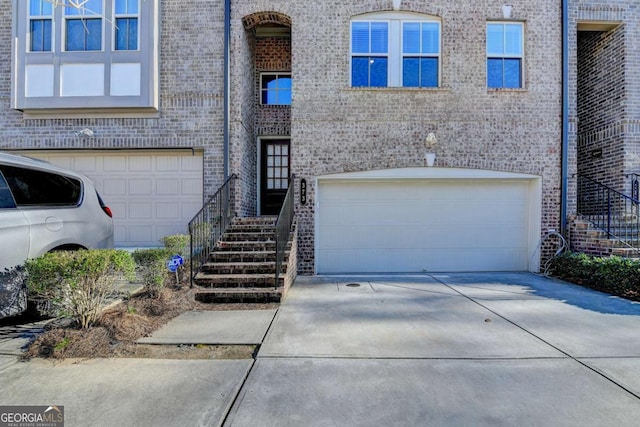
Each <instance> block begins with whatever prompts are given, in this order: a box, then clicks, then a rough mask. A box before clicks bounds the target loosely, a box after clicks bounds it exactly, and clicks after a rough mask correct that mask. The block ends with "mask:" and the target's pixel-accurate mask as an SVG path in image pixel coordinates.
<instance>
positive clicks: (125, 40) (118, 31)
mask: <svg viewBox="0 0 640 427" xmlns="http://www.w3.org/2000/svg"><path fill="white" fill-rule="evenodd" d="M114 7H115V10H114V17H115V20H116V28H115V43H114V47H115V50H137V49H138V0H115V2H114Z"/></svg>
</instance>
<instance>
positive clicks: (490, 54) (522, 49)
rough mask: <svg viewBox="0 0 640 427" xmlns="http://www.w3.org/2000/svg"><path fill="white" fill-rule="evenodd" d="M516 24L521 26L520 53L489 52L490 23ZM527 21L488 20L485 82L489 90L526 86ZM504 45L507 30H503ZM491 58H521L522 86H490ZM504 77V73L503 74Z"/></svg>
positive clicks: (522, 87)
mask: <svg viewBox="0 0 640 427" xmlns="http://www.w3.org/2000/svg"><path fill="white" fill-rule="evenodd" d="M495 24H498V25H514V26H519V27H520V54H507V53H504V52H503V53H501V54H499V55H498V54H496V53H493V52H489V42H488V38H489V25H495ZM524 24H525V23H524V22H522V21H487V23H486V25H485V35H486V37H487V42H486V43H485V54H486V57H485V74H486V79H485V84H486V85H487V88H488V89H489V90H503V89H514V90H517V89H524V88H525V57H526V52H525V31H526V28H525V25H524ZM503 45H506V31H504V30H503ZM491 58H495V59H519V60H520V86H519V87H514V88H512V87H506V86H501V87H493V86H489V59H491ZM503 78H504V75H503Z"/></svg>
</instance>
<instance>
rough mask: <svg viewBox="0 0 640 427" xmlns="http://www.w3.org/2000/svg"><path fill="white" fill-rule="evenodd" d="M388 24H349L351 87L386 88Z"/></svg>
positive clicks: (377, 22)
mask: <svg viewBox="0 0 640 427" xmlns="http://www.w3.org/2000/svg"><path fill="white" fill-rule="evenodd" d="M388 53H389V23H388V22H382V21H371V22H360V21H356V22H352V23H351V86H353V87H385V86H387V73H388V58H387V57H386V55H387V54H388Z"/></svg>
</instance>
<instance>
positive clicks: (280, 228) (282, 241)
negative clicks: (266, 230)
mask: <svg viewBox="0 0 640 427" xmlns="http://www.w3.org/2000/svg"><path fill="white" fill-rule="evenodd" d="M295 179H296V177H295V175H291V177H290V178H289V187H288V189H287V195H286V196H285V198H284V202H283V203H282V209H280V214H279V215H278V220H277V221H276V283H275V287H276V288H277V287H278V280H279V279H280V273H281V272H282V263H283V261H284V254H285V253H286V251H287V243H289V235H290V233H291V225H292V224H293V216H294V200H293V192H294V191H293V187H294V183H295Z"/></svg>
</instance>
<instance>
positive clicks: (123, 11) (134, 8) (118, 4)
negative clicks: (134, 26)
mask: <svg viewBox="0 0 640 427" xmlns="http://www.w3.org/2000/svg"><path fill="white" fill-rule="evenodd" d="M115 13H116V15H137V14H138V0H116V1H115Z"/></svg>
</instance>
